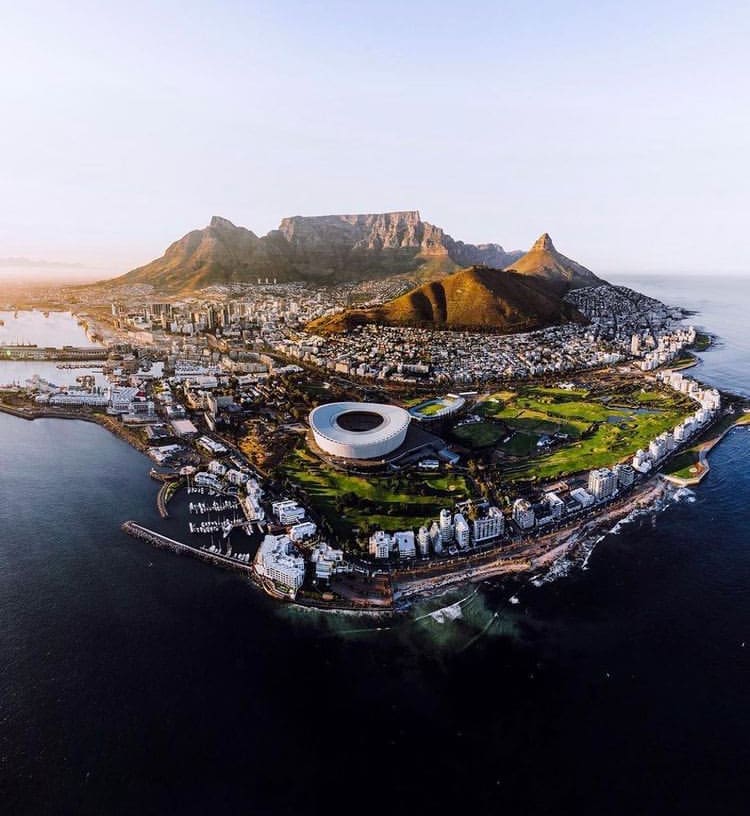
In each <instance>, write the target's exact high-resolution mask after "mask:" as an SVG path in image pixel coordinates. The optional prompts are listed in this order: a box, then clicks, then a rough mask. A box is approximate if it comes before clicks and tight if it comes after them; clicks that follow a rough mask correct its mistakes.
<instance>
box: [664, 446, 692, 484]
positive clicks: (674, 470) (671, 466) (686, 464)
mask: <svg viewBox="0 0 750 816" xmlns="http://www.w3.org/2000/svg"><path fill="white" fill-rule="evenodd" d="M699 461H700V460H699V457H698V451H696V450H693V449H690V450H686V451H683V452H682V453H679V454H677V456H675V457H674V458H673V459H671V460H670V462H669V463H668V465H667V466H666V467H665V468H664V472H665V473H668V474H669V475H670V476H677V477H678V478H680V479H691V478H693V477H694V476H697V475H698V474H699V471H700V469H701V466H700V464H699Z"/></svg>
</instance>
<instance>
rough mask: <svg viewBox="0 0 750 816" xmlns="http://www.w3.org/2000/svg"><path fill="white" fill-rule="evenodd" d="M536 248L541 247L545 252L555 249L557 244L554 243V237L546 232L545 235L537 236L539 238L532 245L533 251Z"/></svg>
mask: <svg viewBox="0 0 750 816" xmlns="http://www.w3.org/2000/svg"><path fill="white" fill-rule="evenodd" d="M535 249H541V250H543V251H544V252H554V251H555V245H554V244H553V243H552V239H551V238H550V237H549V233H548V232H545V233H544V235H541V236H540V237H539V238H537V240H536V241H535V242H534V246H532V247H531V251H532V252H533V251H534V250H535Z"/></svg>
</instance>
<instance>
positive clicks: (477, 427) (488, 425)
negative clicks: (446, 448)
mask: <svg viewBox="0 0 750 816" xmlns="http://www.w3.org/2000/svg"><path fill="white" fill-rule="evenodd" d="M505 435H506V431H505V428H503V426H502V425H498V424H496V423H494V422H471V423H469V424H467V425H461V426H460V427H459V428H455V429H454V430H453V436H454V437H455V438H456V439H457V440H458V441H459V442H460V443H461V444H462V445H466V447H468V448H486V447H487V446H488V445H494V444H496V443H497V442H499V441H500V440H501V439H502V438H503V437H504V436H505Z"/></svg>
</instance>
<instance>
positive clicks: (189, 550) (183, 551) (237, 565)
mask: <svg viewBox="0 0 750 816" xmlns="http://www.w3.org/2000/svg"><path fill="white" fill-rule="evenodd" d="M120 529H121V530H122V531H123V532H125V533H127V534H128V535H130V536H133V538H139V539H141V540H142V541H146V542H148V543H149V544H151V545H152V546H153V547H156V548H157V549H159V550H170V551H171V552H173V553H177V555H190V556H192V557H193V558H197V559H198V560H199V561H205V562H207V563H208V564H213V565H214V566H217V567H224V569H231V570H236V571H238V572H242V573H244V574H245V575H249V576H251V577H254V571H253V566H252V564H249V563H244V562H242V561H238V560H237V559H236V558H232V557H230V556H227V555H222V554H221V553H217V552H210V551H209V550H204V549H201V548H200V547H191V546H190V545H189V544H183V543H182V542H181V541H176V540H175V539H174V538H168V537H167V536H165V535H162V534H161V533H157V532H156V531H155V530H149V529H148V527H143V526H142V525H140V524H138V523H137V522H135V521H126V522H123V524H122V525H121V527H120Z"/></svg>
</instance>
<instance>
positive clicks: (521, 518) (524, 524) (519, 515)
mask: <svg viewBox="0 0 750 816" xmlns="http://www.w3.org/2000/svg"><path fill="white" fill-rule="evenodd" d="M513 521H515V522H516V524H517V525H518V526H519V527H520V528H521V529H522V530H530V529H531V528H532V527H533V526H534V510H533V508H532V506H531V504H530V503H529V502H528V501H526V499H516V500H515V501H514V502H513Z"/></svg>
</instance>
